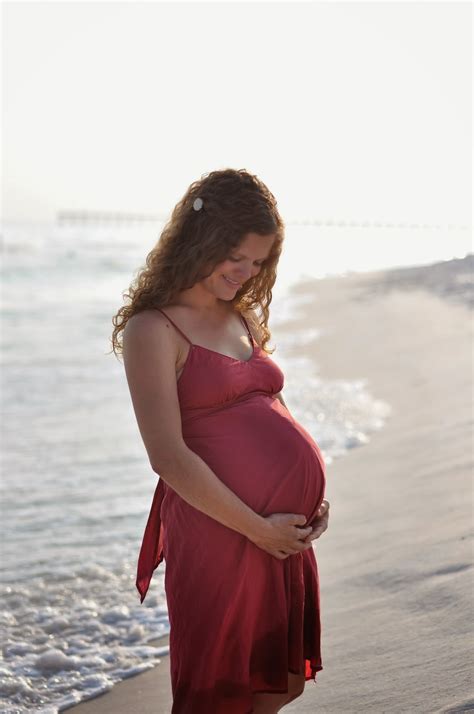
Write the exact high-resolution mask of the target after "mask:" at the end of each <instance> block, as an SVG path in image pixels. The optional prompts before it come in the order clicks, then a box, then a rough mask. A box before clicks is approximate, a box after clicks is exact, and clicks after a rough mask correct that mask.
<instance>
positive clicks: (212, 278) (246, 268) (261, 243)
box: [205, 233, 275, 300]
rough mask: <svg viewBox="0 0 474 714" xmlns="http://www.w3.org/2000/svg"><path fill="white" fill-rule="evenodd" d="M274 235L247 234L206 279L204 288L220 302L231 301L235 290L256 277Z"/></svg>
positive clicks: (267, 253) (268, 252) (268, 251)
mask: <svg viewBox="0 0 474 714" xmlns="http://www.w3.org/2000/svg"><path fill="white" fill-rule="evenodd" d="M274 240H275V234H273V233H272V234H270V235H266V236H261V235H259V234H258V233H247V235H246V236H245V237H244V238H243V240H242V241H241V242H240V243H239V245H238V246H237V247H236V248H234V249H233V250H232V251H231V252H230V254H229V257H228V258H227V259H226V260H224V261H223V262H222V263H218V265H216V267H215V268H214V270H213V272H212V273H211V275H209V277H208V278H206V281H205V282H206V284H207V285H206V286H207V287H208V288H212V291H213V292H214V294H215V295H216V297H218V298H220V299H221V300H232V298H233V297H234V295H235V293H236V292H237V290H240V288H241V287H242V286H243V285H245V283H246V282H247V281H248V280H250V279H251V278H253V277H254V276H255V275H258V273H259V272H260V270H261V269H262V263H263V262H264V260H265V259H266V258H267V257H268V255H269V254H270V250H271V247H272V245H273V241H274Z"/></svg>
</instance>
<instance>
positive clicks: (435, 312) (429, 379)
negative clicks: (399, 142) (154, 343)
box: [74, 256, 474, 714]
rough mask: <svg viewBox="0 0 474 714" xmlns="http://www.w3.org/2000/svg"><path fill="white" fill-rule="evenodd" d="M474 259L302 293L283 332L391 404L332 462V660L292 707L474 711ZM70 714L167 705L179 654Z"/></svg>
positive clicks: (327, 638) (336, 281)
mask: <svg viewBox="0 0 474 714" xmlns="http://www.w3.org/2000/svg"><path fill="white" fill-rule="evenodd" d="M472 265H473V264H472V256H468V257H466V258H464V259H462V260H452V261H447V262H442V263H437V264H434V265H431V266H422V267H417V268H397V269H393V270H384V271H377V272H372V273H364V274H361V273H358V274H356V273H353V274H349V275H347V276H344V277H334V278H326V279H324V280H308V281H305V282H303V283H300V284H298V285H297V286H296V287H295V288H294V292H295V293H297V294H301V295H310V296H311V300H310V301H307V302H305V303H304V304H303V305H302V306H301V307H299V308H298V311H297V312H296V313H293V314H292V318H291V321H290V320H289V321H288V322H287V323H285V324H284V325H283V326H282V329H284V330H285V331H288V332H289V333H291V334H292V335H294V344H293V347H292V349H293V350H294V352H295V354H297V353H298V352H299V351H301V349H302V348H301V347H300V346H299V345H298V333H299V331H301V332H303V330H307V329H308V328H318V329H321V336H320V337H318V338H317V339H315V340H314V341H313V342H311V343H310V344H305V346H304V348H303V349H304V353H305V356H308V357H311V358H314V363H315V365H317V368H318V369H319V370H320V373H321V375H322V376H324V377H325V378H329V379H335V380H337V379H366V380H367V389H368V390H370V392H371V394H372V395H373V396H374V397H375V398H378V399H382V400H384V401H386V402H388V403H389V404H390V406H391V408H392V413H391V415H390V417H389V419H388V420H387V423H386V425H385V426H384V428H383V429H381V430H380V431H378V432H376V433H374V434H372V435H371V438H370V441H369V443H368V444H366V445H364V446H361V447H358V448H354V449H352V450H350V451H349V453H347V454H346V455H344V457H342V458H337V459H335V460H334V462H333V463H331V464H330V465H329V466H328V468H327V491H326V497H327V498H328V499H329V501H330V504H331V510H330V523H329V528H328V530H327V531H326V532H325V533H324V534H323V535H322V536H321V538H319V539H318V540H316V541H314V548H315V552H316V556H317V560H318V567H319V575H320V587H321V607H322V628H323V631H322V657H323V667H324V669H323V670H322V671H321V672H318V674H317V681H316V683H313V682H311V681H308V682H307V683H306V687H305V691H304V693H303V695H302V696H301V697H299V698H298V699H296V700H295V701H294V702H292V703H291V704H289V705H287V706H286V707H285V708H284V709H283V711H285V712H286V711H288V712H308V713H309V712H324V713H327V714H346V713H347V714H349V713H356V712H357V713H359V712H360V713H364V714H365V713H366V712H374V713H376V714H382V713H385V712H387V713H390V714H392V712H397V714H400V713H402V712H406V713H413V712H417V713H418V712H420V713H424V714H435V713H441V712H462V711H468V710H472V709H473V708H474V678H473V676H472V671H473V664H474V661H473V660H474V658H473V652H472V643H473V641H474V637H473V631H472V627H471V625H470V622H471V621H472V615H473V607H472V586H473V579H472V567H473V562H472V483H471V478H472V456H473V442H472V417H473V389H472V387H473V381H472V377H473V374H472V344H473V343H472V337H473V335H472V332H473V322H472V304H473V284H472V270H473V267H472ZM271 344H273V342H272V343H271ZM275 359H276V361H278V356H277V353H275ZM283 394H284V392H283ZM288 406H289V407H290V409H291V406H290V405H288ZM156 644H159V645H164V644H167V638H162V639H161V640H157V641H156ZM196 656H199V653H198V652H197V653H196ZM74 710H75V713H76V712H77V714H87V713H88V714H106V713H110V714H112V713H113V714H129V713H130V714H131V713H132V712H135V711H140V712H141V714H164V713H166V712H170V711H171V686H170V682H169V658H168V657H167V656H165V657H163V658H162V661H161V663H160V664H159V665H158V667H156V668H155V669H152V670H149V671H147V672H146V673H144V674H140V675H138V676H135V677H131V678H129V679H127V680H124V681H122V682H119V683H118V684H117V685H116V686H114V687H113V689H112V690H111V691H110V692H108V693H106V694H103V695H101V696H99V697H96V698H94V699H90V700H89V701H86V702H83V703H81V704H79V705H77V706H76V707H74Z"/></svg>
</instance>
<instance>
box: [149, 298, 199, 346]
mask: <svg viewBox="0 0 474 714" xmlns="http://www.w3.org/2000/svg"><path fill="white" fill-rule="evenodd" d="M155 310H158V311H159V312H161V313H162V314H163V315H164V316H165V317H166V319H167V320H169V321H170V322H171V324H172V325H173V326H174V327H176V329H177V330H178V332H179V333H180V334H181V335H183V337H184V339H185V340H187V341H188V342H189V344H190V345H192V344H193V343H192V342H191V340H190V339H189V337H186V335H185V334H184V332H183V331H182V330H180V329H179V327H178V325H176V323H174V322H173V320H172V319H171V317H169V315H167V314H166V312H164V310H162V309H161V308H159V307H156V308H155Z"/></svg>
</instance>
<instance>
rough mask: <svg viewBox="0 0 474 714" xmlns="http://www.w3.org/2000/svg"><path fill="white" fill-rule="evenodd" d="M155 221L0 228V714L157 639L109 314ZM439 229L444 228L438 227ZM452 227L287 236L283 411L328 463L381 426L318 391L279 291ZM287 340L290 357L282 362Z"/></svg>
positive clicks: (73, 693) (350, 393) (61, 700)
mask: <svg viewBox="0 0 474 714" xmlns="http://www.w3.org/2000/svg"><path fill="white" fill-rule="evenodd" d="M159 231H160V227H159V226H158V225H151V224H133V223H123V224H120V223H117V224H111V223H109V224H103V225H79V224H77V225H76V224H74V225H69V224H54V223H51V224H48V223H26V222H25V223H21V224H20V223H16V224H4V226H3V228H2V258H3V261H2V262H3V265H2V273H3V295H2V318H3V319H2V328H3V329H2V353H1V354H2V374H1V376H2V395H3V412H2V415H3V432H2V433H3V440H2V450H1V455H2V489H3V490H2V519H1V520H2V533H1V538H2V563H1V573H0V577H1V582H0V588H1V594H2V609H1V613H0V621H1V629H2V646H3V655H4V657H3V661H2V663H1V665H0V695H1V697H2V700H1V702H2V703H1V704H0V711H1V712H8V714H16V713H22V712H32V711H33V712H41V713H42V714H56V712H58V711H63V710H64V709H67V708H69V707H71V706H73V705H74V704H76V703H78V702H80V701H82V700H84V699H88V698H90V697H93V696H96V695H97V694H99V693H101V692H104V691H107V690H108V689H110V688H111V687H113V685H114V684H115V683H116V682H118V681H120V680H121V679H124V678H126V677H129V676H132V675H135V674H137V673H138V672H141V671H143V670H146V669H148V668H151V667H154V666H160V664H159V661H160V656H162V655H163V654H166V653H167V651H168V650H167V648H166V647H165V648H157V647H153V646H151V645H150V644H149V643H150V641H151V640H154V639H156V638H157V637H158V636H159V635H161V634H166V633H167V632H168V631H169V622H168V617H167V607H166V597H165V591H164V577H163V572H164V567H165V563H163V564H162V565H161V566H160V573H159V574H158V572H157V573H156V574H155V577H154V579H153V582H152V585H151V587H150V591H149V593H148V595H147V598H146V600H145V602H144V603H143V604H142V605H141V604H140V602H139V596H138V592H137V590H136V588H135V573H136V562H137V557H138V551H139V547H140V543H141V537H142V534H143V530H144V527H145V523H146V518H147V516H148V510H149V507H150V504H151V499H152V496H153V491H154V488H155V485H156V480H157V475H156V474H155V473H154V472H153V471H152V470H151V468H150V466H149V463H148V458H147V455H146V452H145V448H144V446H143V444H142V441H141V438H140V435H139V432H138V427H137V424H136V421H135V416H134V413H133V409H132V405H131V401H130V396H129V392H128V387H127V384H126V379H125V374H124V369H123V364H122V363H121V362H119V361H118V360H117V359H116V358H115V356H114V355H113V354H108V352H109V351H110V349H111V345H110V341H109V340H110V334H111V331H112V322H111V319H112V316H113V315H114V314H115V312H116V311H117V309H118V308H119V307H120V306H121V304H122V293H123V291H125V290H126V289H127V288H128V286H129V284H130V282H131V280H132V278H133V276H134V274H135V272H136V271H137V270H138V269H139V267H140V266H141V265H143V264H144V261H145V257H146V254H147V253H148V252H149V250H151V248H152V247H153V245H154V243H155V242H156V240H157V239H158V237H159ZM440 231H441V233H440ZM469 248H470V234H469V233H467V232H466V230H462V229H457V228H456V227H451V228H448V229H442V227H429V226H425V227H411V228H407V227H403V226H398V227H396V226H395V227H392V229H390V228H388V227H387V228H385V229H384V228H383V227H379V228H375V227H367V226H365V227H363V226H359V227H357V226H354V227H352V228H350V227H346V228H337V227H330V226H326V227H319V228H315V227H314V226H308V225H301V226H290V227H288V228H287V234H286V239H285V248H284V254H283V256H282V258H281V262H280V266H279V269H278V281H277V285H276V286H275V290H274V299H273V302H272V306H271V318H270V328H271V330H272V340H271V344H272V345H275V346H276V350H275V352H274V354H273V355H272V359H274V360H275V361H276V362H277V363H278V365H279V366H280V367H281V368H282V369H283V371H284V373H285V389H284V396H285V401H286V403H287V405H288V407H289V409H290V411H291V412H292V413H293V414H294V416H295V418H296V419H297V420H298V421H301V423H302V424H303V426H304V427H305V428H306V429H307V430H308V431H309V432H310V433H311V435H312V436H313V438H314V439H315V440H316V441H317V443H318V445H319V446H320V448H321V450H322V452H323V455H324V458H325V461H326V464H327V465H328V466H330V464H331V462H332V461H333V459H335V458H341V457H342V458H343V457H344V454H345V453H347V451H348V450H349V449H352V448H358V447H363V445H364V444H366V443H368V441H369V440H370V437H371V434H372V433H373V432H374V431H376V430H378V429H381V428H383V427H384V425H385V424H386V423H387V421H388V420H389V418H390V405H389V404H386V403H385V402H383V401H381V400H380V399H378V398H377V395H376V394H371V393H370V391H369V390H368V388H367V383H366V380H365V379H361V380H357V381H349V380H327V379H324V376H321V375H320V374H318V373H316V372H315V369H314V364H313V363H312V362H311V361H310V360H309V359H306V358H305V357H304V345H305V344H308V343H309V342H311V341H314V340H317V339H318V337H319V334H320V333H319V332H318V330H317V328H314V327H313V328H312V329H306V330H302V331H299V332H298V334H297V335H295V334H294V333H291V334H289V333H286V332H285V331H284V329H283V327H279V326H280V325H283V323H285V321H287V320H288V319H289V318H291V317H294V316H295V315H296V313H297V311H298V307H299V305H301V303H302V302H304V301H305V300H307V299H311V296H309V297H308V296H307V295H303V296H298V298H297V297H296V296H295V295H293V294H292V286H293V285H294V284H295V283H297V282H298V281H300V280H302V279H307V278H308V277H313V278H318V279H324V277H325V276H328V275H341V276H342V275H345V274H347V273H349V272H351V271H355V272H359V271H365V270H374V269H379V268H389V267H392V266H402V265H413V264H427V263H429V262H430V261H431V262H434V261H435V260H448V259H450V258H453V257H464V255H465V254H466V253H467V252H468V251H469ZM296 339H297V340H298V344H299V345H301V346H302V347H303V349H302V351H301V352H302V353H301V355H300V356H298V357H295V356H292V357H290V356H289V349H288V348H289V346H290V345H291V344H293V343H294V341H295V340H296Z"/></svg>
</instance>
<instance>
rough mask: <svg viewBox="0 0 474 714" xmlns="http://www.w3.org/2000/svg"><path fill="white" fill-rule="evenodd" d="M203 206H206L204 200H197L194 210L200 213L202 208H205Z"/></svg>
mask: <svg viewBox="0 0 474 714" xmlns="http://www.w3.org/2000/svg"><path fill="white" fill-rule="evenodd" d="M203 205H204V201H203V200H202V198H196V199H195V201H194V203H193V208H194V210H195V211H200V210H201V208H202V207H203Z"/></svg>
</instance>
